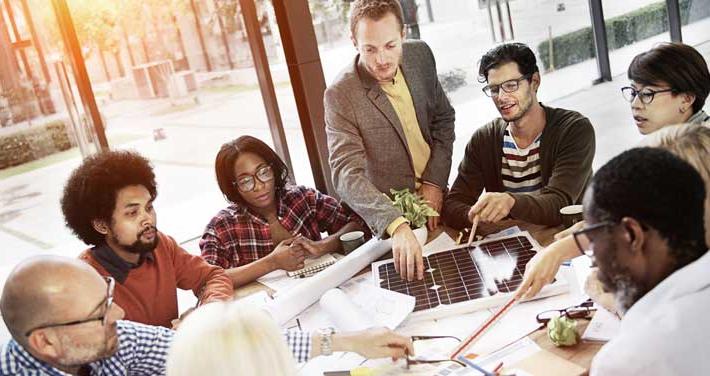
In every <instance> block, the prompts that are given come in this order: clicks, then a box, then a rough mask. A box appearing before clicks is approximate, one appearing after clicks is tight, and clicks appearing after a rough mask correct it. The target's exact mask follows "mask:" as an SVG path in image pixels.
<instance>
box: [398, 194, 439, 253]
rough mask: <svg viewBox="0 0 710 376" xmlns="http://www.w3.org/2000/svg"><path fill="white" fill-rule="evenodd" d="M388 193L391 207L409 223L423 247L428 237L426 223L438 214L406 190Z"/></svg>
mask: <svg viewBox="0 0 710 376" xmlns="http://www.w3.org/2000/svg"><path fill="white" fill-rule="evenodd" d="M390 193H391V194H392V205H394V206H395V207H396V208H398V209H399V210H401V211H402V213H403V216H404V218H405V219H406V220H407V221H409V224H410V226H411V227H412V229H413V230H414V234H415V235H416V236H417V240H418V241H419V243H420V244H422V245H424V243H425V242H426V239H427V235H428V233H427V228H426V223H427V221H428V220H429V217H438V216H439V213H437V212H436V210H434V209H432V208H431V206H429V203H428V202H427V201H426V200H424V199H423V198H422V197H420V196H419V195H417V194H415V193H412V192H410V191H409V189H407V188H404V189H402V190H399V191H397V190H394V189H390Z"/></svg>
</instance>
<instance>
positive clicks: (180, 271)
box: [61, 151, 232, 328]
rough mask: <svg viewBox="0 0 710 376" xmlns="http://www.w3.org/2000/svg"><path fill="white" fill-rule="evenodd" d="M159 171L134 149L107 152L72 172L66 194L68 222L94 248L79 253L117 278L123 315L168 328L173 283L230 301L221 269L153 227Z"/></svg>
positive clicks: (202, 297) (173, 311) (205, 297)
mask: <svg viewBox="0 0 710 376" xmlns="http://www.w3.org/2000/svg"><path fill="white" fill-rule="evenodd" d="M156 196H157V190H156V183H155V175H154V173H153V168H152V167H151V165H150V162H148V160H147V159H145V158H144V157H142V156H140V155H139V154H137V153H134V152H129V151H109V152H102V153H99V154H96V155H93V156H90V157H88V158H86V159H85V160H84V161H83V163H82V164H81V165H80V166H79V167H78V168H77V169H76V170H74V171H73V172H72V174H71V176H70V177H69V180H68V181H67V184H66V186H65V187H64V194H63V196H62V200H61V206H62V212H63V213H64V218H65V220H66V224H67V226H68V227H69V228H70V229H71V230H72V231H73V232H74V233H75V234H76V235H77V236H78V237H79V239H81V240H82V241H84V243H86V244H88V245H90V246H91V248H89V249H87V250H85V251H84V252H82V254H81V255H80V256H79V257H80V258H81V259H82V260H84V261H85V262H87V263H88V264H90V265H91V266H93V267H94V268H95V269H96V270H97V271H98V272H99V274H101V275H103V276H110V277H113V278H114V279H115V281H116V288H115V293H114V299H115V301H116V303H118V304H119V305H120V306H121V307H123V309H124V310H125V311H126V317H125V318H126V319H127V320H131V321H137V322H140V323H144V324H150V325H159V326H164V327H168V328H170V327H171V326H172V325H173V320H176V319H177V318H178V305H177V293H176V288H180V289H184V290H188V289H189V290H193V291H194V293H195V295H196V296H197V297H198V299H199V302H200V303H201V304H205V303H209V302H212V301H221V300H229V299H231V297H232V283H231V281H230V280H229V278H228V277H227V276H226V274H225V273H224V271H223V270H222V269H221V268H219V267H216V266H212V265H210V264H208V263H207V262H205V261H204V260H203V259H202V258H200V257H199V256H194V255H191V254H189V253H188V252H187V251H185V250H184V249H183V248H181V247H180V246H179V245H178V244H177V242H175V240H174V239H173V238H171V237H170V236H167V235H165V234H163V233H161V232H160V231H158V230H157V228H156V213H155V209H154V208H153V201H154V200H155V198H156Z"/></svg>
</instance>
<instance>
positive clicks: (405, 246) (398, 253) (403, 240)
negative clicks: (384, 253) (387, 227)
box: [392, 223, 424, 281]
mask: <svg viewBox="0 0 710 376" xmlns="http://www.w3.org/2000/svg"><path fill="white" fill-rule="evenodd" d="M392 256H393V257H394V269H395V270H396V271H397V273H399V275H400V276H402V279H406V280H408V281H411V280H413V279H414V278H415V276H416V278H417V279H422V278H424V260H423V259H422V247H421V245H419V241H417V237H416V236H414V232H413V231H412V229H411V228H409V224H407V223H402V224H401V225H399V227H397V229H396V230H395V231H394V234H393V235H392Z"/></svg>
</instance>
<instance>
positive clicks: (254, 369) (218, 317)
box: [167, 302, 296, 376]
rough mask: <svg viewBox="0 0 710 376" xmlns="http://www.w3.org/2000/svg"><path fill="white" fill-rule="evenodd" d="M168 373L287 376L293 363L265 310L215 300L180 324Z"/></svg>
mask: <svg viewBox="0 0 710 376" xmlns="http://www.w3.org/2000/svg"><path fill="white" fill-rule="evenodd" d="M167 374H168V376H189V375H210V376H232V375H250V376H252V375H253V376H282V375H283V376H286V375H289V376H291V375H295V374H296V363H295V361H294V359H293V357H292V355H291V352H290V351H289V350H288V348H287V346H286V341H285V339H284V336H283V334H282V332H281V330H279V328H278V327H277V326H276V323H275V322H274V321H273V319H272V318H271V316H270V315H269V314H268V313H267V312H266V311H263V310H261V309H258V308H254V307H250V306H245V305H240V304H238V303H227V302H219V303H210V304H207V305H204V306H202V307H200V308H199V309H197V310H195V312H192V313H191V314H190V315H189V316H188V317H187V318H185V320H184V321H183V322H182V323H181V324H180V327H179V329H178V331H177V333H175V338H174V339H173V343H172V345H171V347H170V352H169V354H168V361H167Z"/></svg>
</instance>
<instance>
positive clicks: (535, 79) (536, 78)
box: [530, 72, 540, 93]
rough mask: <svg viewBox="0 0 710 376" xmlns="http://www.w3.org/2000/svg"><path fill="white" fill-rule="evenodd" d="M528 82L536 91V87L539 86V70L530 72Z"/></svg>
mask: <svg viewBox="0 0 710 376" xmlns="http://www.w3.org/2000/svg"><path fill="white" fill-rule="evenodd" d="M530 84H531V85H532V87H533V89H534V90H535V92H536V93H537V89H539V88H540V72H535V73H533V74H532V76H531V77H530Z"/></svg>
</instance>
